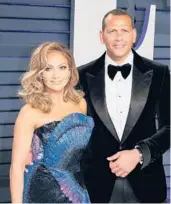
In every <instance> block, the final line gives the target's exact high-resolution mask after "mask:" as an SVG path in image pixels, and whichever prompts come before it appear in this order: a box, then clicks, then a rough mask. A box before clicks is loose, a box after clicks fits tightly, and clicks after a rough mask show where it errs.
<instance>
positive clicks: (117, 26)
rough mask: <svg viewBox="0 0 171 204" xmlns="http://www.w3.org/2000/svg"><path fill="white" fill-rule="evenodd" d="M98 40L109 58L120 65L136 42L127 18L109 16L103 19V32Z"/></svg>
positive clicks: (124, 16) (123, 16)
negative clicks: (104, 47)
mask: <svg viewBox="0 0 171 204" xmlns="http://www.w3.org/2000/svg"><path fill="white" fill-rule="evenodd" d="M100 38H101V42H102V43H103V44H105V46H106V49H107V54H108V55H109V57H110V58H111V59H113V60H114V61H116V62H120V63H122V61H124V60H125V59H126V57H127V56H128V54H129V52H130V50H131V48H132V46H133V43H135V41H136V30H135V29H134V28H133V27H132V24H131V19H130V17H129V16H126V15H120V16H116V15H112V14H109V15H108V16H107V17H106V19H105V28H104V30H103V31H101V32H100Z"/></svg>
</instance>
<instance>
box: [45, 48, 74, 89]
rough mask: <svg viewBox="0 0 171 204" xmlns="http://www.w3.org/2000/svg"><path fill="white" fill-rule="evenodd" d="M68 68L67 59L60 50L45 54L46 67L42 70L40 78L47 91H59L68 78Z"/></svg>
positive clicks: (69, 73)
mask: <svg viewBox="0 0 171 204" xmlns="http://www.w3.org/2000/svg"><path fill="white" fill-rule="evenodd" d="M70 75H71V72H70V68H69V65H68V61H67V59H66V58H65V57H64V55H63V54H62V53H60V52H57V51H56V52H55V51H54V52H51V53H49V54H48V55H47V67H46V68H45V69H44V70H43V72H42V78H43V82H44V85H45V89H46V91H47V92H61V91H63V90H64V88H65V86H66V85H67V83H68V81H69V79H70Z"/></svg>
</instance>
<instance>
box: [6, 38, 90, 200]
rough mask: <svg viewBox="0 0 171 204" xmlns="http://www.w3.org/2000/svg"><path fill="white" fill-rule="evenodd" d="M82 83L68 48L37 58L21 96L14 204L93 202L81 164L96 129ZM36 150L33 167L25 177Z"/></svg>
mask: <svg viewBox="0 0 171 204" xmlns="http://www.w3.org/2000/svg"><path fill="white" fill-rule="evenodd" d="M77 82H78V72H77V70H76V67H75V63H74V59H73V57H72V55H71V54H70V52H69V51H68V50H67V49H66V48H65V47H64V46H63V45H61V44H59V43H57V42H47V43H44V44H41V45H40V46H39V47H38V48H37V49H36V50H35V51H34V52H33V54H32V57H31V60H30V66H29V71H28V72H27V73H26V74H25V75H24V76H23V78H22V90H21V91H20V92H19V95H20V96H21V97H22V98H23V99H24V100H25V102H26V105H25V106H24V107H23V108H22V109H21V110H20V112H19V114H18V117H17V120H16V123H15V128H14V140H13V150H12V163H11V169H10V187H11V198H12V202H13V203H16V202H24V203H42V202H43V203H54V202H55V203H72V202H74V203H89V202H90V200H89V196H88V193H87V190H86V188H85V185H84V181H83V177H82V171H81V169H80V159H81V156H82V154H83V152H84V150H85V148H86V146H87V144H88V141H89V139H90V135H91V131H92V128H93V125H94V124H93V120H92V118H91V117H89V116H86V115H85V114H86V101H85V99H84V98H83V93H82V92H81V91H78V90H76V89H75V88H74V87H75V86H76V84H77ZM30 148H32V152H33V165H32V166H29V167H28V170H29V171H28V173H24V168H25V163H26V159H27V157H28V153H29V150H30Z"/></svg>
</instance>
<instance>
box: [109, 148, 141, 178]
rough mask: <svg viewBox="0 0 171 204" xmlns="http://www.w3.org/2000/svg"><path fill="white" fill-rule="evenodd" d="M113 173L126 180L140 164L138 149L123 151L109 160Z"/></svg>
mask: <svg viewBox="0 0 171 204" xmlns="http://www.w3.org/2000/svg"><path fill="white" fill-rule="evenodd" d="M107 160H108V161H110V162H109V167H110V169H111V172H112V173H114V174H115V175H116V176H118V177H122V178H125V177H126V176H127V175H128V174H129V173H130V172H131V171H132V170H133V169H134V168H135V167H136V166H137V164H138V163H139V162H140V156H139V152H138V150H137V149H133V150H123V151H120V152H117V153H116V154H114V155H113V156H111V157H108V158H107Z"/></svg>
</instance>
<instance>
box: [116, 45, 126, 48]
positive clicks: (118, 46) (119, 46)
mask: <svg viewBox="0 0 171 204" xmlns="http://www.w3.org/2000/svg"><path fill="white" fill-rule="evenodd" d="M114 47H116V48H124V47H125V45H114Z"/></svg>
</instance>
